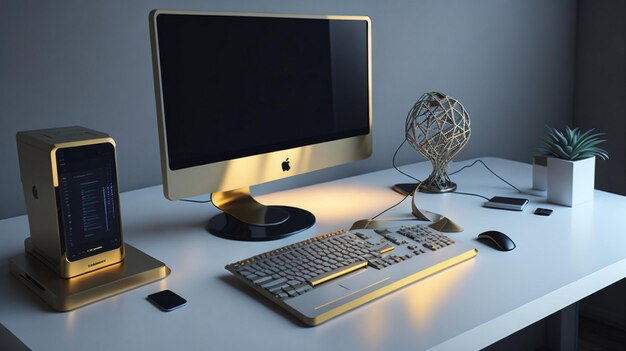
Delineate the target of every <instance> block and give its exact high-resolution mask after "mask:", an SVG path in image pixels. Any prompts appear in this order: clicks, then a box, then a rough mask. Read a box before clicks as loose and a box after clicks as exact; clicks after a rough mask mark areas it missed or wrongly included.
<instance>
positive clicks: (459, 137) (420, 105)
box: [405, 92, 471, 193]
mask: <svg viewBox="0 0 626 351" xmlns="http://www.w3.org/2000/svg"><path fill="white" fill-rule="evenodd" d="M405 132H406V140H407V141H408V143H409V144H410V145H411V146H412V147H413V148H414V149H415V150H417V151H419V153H421V154H422V155H424V157H426V158H427V159H428V160H430V162H431V163H432V165H433V171H432V173H431V174H430V176H428V178H426V180H424V181H423V182H422V184H421V185H420V186H419V188H418V189H419V190H420V191H423V192H429V193H445V192H449V191H454V190H456V184H455V183H454V182H452V181H451V180H450V176H449V175H448V163H449V162H450V161H451V160H452V158H453V157H454V156H455V155H456V154H457V153H458V152H459V151H461V149H462V148H463V146H465V144H467V141H468V140H469V137H470V134H471V131H470V118H469V114H468V113H467V111H466V110H465V107H463V105H462V104H461V103H460V102H459V101H458V100H456V99H454V98H452V97H450V96H448V95H446V94H442V93H438V92H430V93H425V94H424V95H422V96H421V97H420V98H419V100H417V102H416V103H415V105H413V108H411V110H410V111H409V114H408V115H407V117H406V125H405Z"/></svg>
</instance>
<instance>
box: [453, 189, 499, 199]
mask: <svg viewBox="0 0 626 351" xmlns="http://www.w3.org/2000/svg"><path fill="white" fill-rule="evenodd" d="M452 194H459V195H469V196H476V197H482V198H483V199H485V200H487V201H489V200H490V199H489V198H487V197H486V196H482V195H479V194H474V193H464V192H461V191H456V190H455V191H453V192H452Z"/></svg>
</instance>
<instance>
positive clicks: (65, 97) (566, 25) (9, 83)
mask: <svg viewBox="0 0 626 351" xmlns="http://www.w3.org/2000/svg"><path fill="white" fill-rule="evenodd" d="M153 8H178V9H203V10H234V11H252V12H285V13H311V14H358V15H368V16H370V17H371V18H372V22H373V25H372V27H373V39H372V41H373V71H374V74H373V83H374V94H373V95H374V100H373V106H374V149H375V151H374V154H373V156H372V157H371V158H370V159H368V160H365V161H359V162H356V163H353V164H349V165H345V166H341V167H335V168H332V169H329V170H324V171H319V172H315V173H314V174H309V175H304V176H299V177H295V178H292V179H288V180H283V181H280V182H275V183H272V184H269V185H265V186H263V187H261V188H260V191H261V192H264V191H270V190H277V189H280V188H288V187H295V186H301V185H304V184H311V183H315V182H320V181H324V180H328V179H333V178H338V177H344V176H348V175H353V174H358V173H362V172H366V171H372V170H377V169H383V168H388V167H390V159H391V155H392V153H393V151H394V150H395V148H396V147H397V145H398V144H399V142H400V141H401V140H402V138H403V123H404V118H405V115H406V113H407V111H408V109H409V108H410V107H411V106H412V104H413V103H414V102H415V100H416V99H417V98H418V97H419V96H420V95H421V94H422V93H423V92H426V91H433V90H439V91H442V92H445V93H447V94H449V95H452V96H454V97H456V98H458V99H459V100H460V101H462V102H463V104H464V105H465V107H466V108H467V109H468V111H469V112H470V115H471V117H472V133H473V134H472V138H471V139H470V141H469V143H468V145H467V146H466V148H465V149H464V150H463V151H462V152H461V154H460V155H459V158H461V159H462V158H470V157H475V156H481V155H485V156H486V155H490V156H501V157H506V158H511V159H515V160H520V161H528V160H529V158H530V156H531V155H532V154H533V153H534V148H535V146H536V145H537V144H538V137H539V135H541V134H542V133H543V126H544V124H546V123H547V124H550V125H554V126H562V125H565V124H570V123H571V121H572V118H571V116H572V115H573V84H574V52H575V29H576V1H575V0H552V1H544V0H480V1H479V0H475V1H464V0H421V1H416V0H412V1H375V0H351V1H337V0H319V1H311V0H297V1H294V0H291V1H289V0H273V1H269V0H268V1H259V0H249V1H148V0H143V1H120V0H115V1H91V2H85V1H67V0H58V1H53V2H52V1H24V0H2V1H1V2H0V145H1V146H0V164H2V165H3V171H2V172H1V173H0V198H2V201H1V202H0V218H4V217H10V216H15V215H19V214H23V213H24V212H25V211H24V207H23V199H22V194H21V185H20V182H19V172H18V165H17V156H16V147H15V132H17V131H19V130H27V129H36V128H45V127H55V126H65V125H73V124H80V125H84V126H86V127H90V128H94V129H98V130H101V131H105V132H108V133H110V134H111V135H112V136H113V137H114V138H115V139H116V141H117V144H118V155H119V156H118V159H119V160H118V166H119V171H120V183H121V190H123V191H125V190H130V189H135V188H140V187H145V186H149V185H155V184H159V183H160V182H161V179H160V165H159V157H158V141H157V129H156V119H155V107H154V106H155V103H154V95H153V88H152V73H151V67H150V65H151V63H150V47H149V33H148V12H149V10H150V9H153ZM399 160H400V163H409V162H416V161H420V160H423V158H422V157H421V156H420V155H418V154H417V153H416V152H414V151H412V150H409V149H408V148H407V149H405V150H403V152H401V154H400V158H399ZM398 181H404V179H402V178H401V177H399V178H398Z"/></svg>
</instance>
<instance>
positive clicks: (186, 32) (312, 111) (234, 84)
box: [157, 14, 369, 170]
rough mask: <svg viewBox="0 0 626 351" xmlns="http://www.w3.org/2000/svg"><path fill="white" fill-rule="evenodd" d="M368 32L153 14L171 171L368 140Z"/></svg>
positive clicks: (362, 25)
mask: <svg viewBox="0 0 626 351" xmlns="http://www.w3.org/2000/svg"><path fill="white" fill-rule="evenodd" d="M367 25H368V23H367V22H366V21H364V20H363V21H355V20H328V19H303V18H270V17H246V16H218V15H203V16H198V15H182V14H159V15H158V16H157V38H158V46H159V61H160V71H161V72H160V73H161V86H162V94H163V95H162V101H163V109H164V110H163V112H164V116H165V127H166V131H167V151H168V158H169V167H170V169H172V170H177V169H182V168H187V167H193V166H199V165H204V164H208V163H214V162H219V161H225V160H230V159H235V158H240V157H245V156H251V155H257V154H262V153H267V152H273V151H278V150H284V149H289V148H294V147H300V146H305V145H311V144H316V143H321V142H326V141H331V140H337V139H342V138H349V137H354V136H357V135H365V134H368V133H369V95H368V74H369V72H368V59H369V58H368V49H367V48H368V45H367V44H368V43H367V41H368V37H367Z"/></svg>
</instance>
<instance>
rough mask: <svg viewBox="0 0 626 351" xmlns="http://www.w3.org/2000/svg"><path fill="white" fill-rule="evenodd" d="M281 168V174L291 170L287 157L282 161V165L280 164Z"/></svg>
mask: <svg viewBox="0 0 626 351" xmlns="http://www.w3.org/2000/svg"><path fill="white" fill-rule="evenodd" d="M281 167H282V168H283V172H286V171H288V170H290V169H291V166H290V165H289V157H287V159H286V160H284V161H283V163H281Z"/></svg>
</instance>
